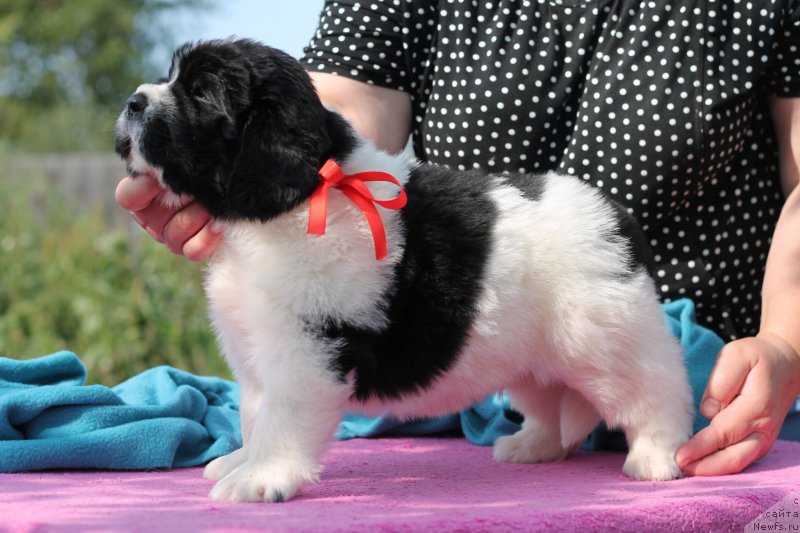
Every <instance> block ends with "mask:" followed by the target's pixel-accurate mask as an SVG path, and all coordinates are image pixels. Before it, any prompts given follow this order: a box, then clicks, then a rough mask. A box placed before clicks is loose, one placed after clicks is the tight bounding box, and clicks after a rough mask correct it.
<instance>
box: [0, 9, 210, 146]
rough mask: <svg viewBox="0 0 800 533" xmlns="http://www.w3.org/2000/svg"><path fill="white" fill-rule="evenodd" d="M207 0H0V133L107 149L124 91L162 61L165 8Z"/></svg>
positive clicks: (28, 142) (12, 140) (18, 141)
mask: <svg viewBox="0 0 800 533" xmlns="http://www.w3.org/2000/svg"><path fill="white" fill-rule="evenodd" d="M207 5H208V2H207V1H206V0H114V1H108V0H86V1H81V2H78V1H74V0H0V138H2V139H4V140H5V142H6V143H7V144H10V145H11V146H12V147H16V148H20V149H25V150H39V151H42V150H57V151H67V150H76V149H95V150H96V149H107V148H109V147H110V146H111V131H112V127H113V121H114V118H115V117H116V114H117V113H118V111H119V107H120V106H121V104H122V102H124V100H125V97H126V96H127V94H129V93H130V92H131V91H132V90H133V89H134V88H135V87H136V86H138V85H139V84H140V83H142V81H143V80H148V79H151V78H153V77H154V76H155V75H157V74H158V73H160V72H161V71H163V70H164V65H153V64H152V63H153V57H154V54H153V50H154V49H155V48H157V47H161V46H171V45H172V44H174V43H172V42H171V36H170V33H169V27H168V25H167V24H165V21H166V20H167V16H166V15H167V13H168V12H170V11H173V12H174V11H177V10H181V9H190V8H194V9H197V8H203V7H205V6H207Z"/></svg>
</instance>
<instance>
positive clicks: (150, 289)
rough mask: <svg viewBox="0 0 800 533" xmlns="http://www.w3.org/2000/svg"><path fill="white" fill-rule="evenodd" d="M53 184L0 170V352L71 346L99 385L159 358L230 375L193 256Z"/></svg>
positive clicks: (24, 353)
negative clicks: (16, 178)
mask: <svg viewBox="0 0 800 533" xmlns="http://www.w3.org/2000/svg"><path fill="white" fill-rule="evenodd" d="M0 159H1V158H0ZM0 168H2V167H0ZM53 189H54V188H53V187H47V186H46V185H45V184H44V182H43V181H39V182H37V181H36V180H31V181H30V182H28V183H26V184H24V185H22V186H20V185H19V184H14V185H13V186H11V185H9V183H8V181H5V182H4V177H3V176H2V175H0V355H3V356H7V357H13V358H20V359H23V358H30V357H36V356H40V355H45V354H48V353H52V352H54V351H58V350H70V351H73V352H75V353H76V354H77V355H78V356H79V357H80V358H81V360H82V361H83V363H84V364H85V365H86V367H87V369H88V371H89V382H90V383H102V384H105V385H115V384H117V383H119V382H121V381H123V380H124V379H126V378H128V377H130V376H132V375H134V374H137V373H139V372H142V371H143V370H146V369H147V368H151V367H153V366H157V365H161V364H167V365H172V366H175V367H178V368H181V369H184V370H187V371H190V372H194V373H198V374H210V375H220V376H223V377H226V378H229V377H230V374H229V373H228V370H227V367H226V366H225V363H224V361H223V360H222V358H221V357H220V356H219V355H218V352H217V348H216V343H215V340H214V335H213V333H212V331H211V328H210V326H209V322H208V319H207V314H206V306H205V298H204V295H203V290H202V266H201V265H198V264H195V263H191V262H190V261H187V260H186V259H184V258H181V257H176V256H173V255H172V254H170V253H169V252H168V251H167V250H166V248H164V247H163V246H162V245H159V244H157V243H156V242H154V241H153V240H152V239H151V238H150V237H149V236H147V235H146V234H144V232H142V231H139V230H138V229H136V230H133V231H128V230H126V229H123V228H113V227H110V226H109V225H108V224H107V222H106V221H105V220H104V218H103V215H102V214H101V210H100V209H93V210H85V211H78V210H76V208H74V207H68V203H67V202H64V200H63V198H60V197H59V195H58V194H57V193H55V192H53Z"/></svg>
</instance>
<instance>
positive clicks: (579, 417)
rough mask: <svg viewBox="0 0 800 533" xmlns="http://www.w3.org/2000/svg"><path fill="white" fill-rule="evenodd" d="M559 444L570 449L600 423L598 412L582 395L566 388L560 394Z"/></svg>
mask: <svg viewBox="0 0 800 533" xmlns="http://www.w3.org/2000/svg"><path fill="white" fill-rule="evenodd" d="M560 407H561V446H562V447H563V448H564V449H565V450H568V451H572V450H574V449H575V448H577V447H578V446H580V444H581V443H582V442H583V441H584V440H585V439H586V437H587V436H588V435H589V433H591V432H592V431H593V430H594V429H595V428H596V427H597V425H598V424H599V423H600V420H601V419H600V414H599V413H598V412H597V410H596V409H595V408H594V406H593V405H592V404H591V403H590V402H589V400H587V399H586V398H584V397H583V395H582V394H581V393H580V392H578V391H576V390H574V389H570V388H567V389H566V390H565V391H564V394H563V395H562V396H561V406H560Z"/></svg>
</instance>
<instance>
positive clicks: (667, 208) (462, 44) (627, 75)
mask: <svg viewBox="0 0 800 533" xmlns="http://www.w3.org/2000/svg"><path fill="white" fill-rule="evenodd" d="M799 46H800V2H789V1H777V0H773V1H770V0H749V1H746V0H688V1H682V2H665V1H656V0H653V1H633V0H595V1H587V0H531V1H524V0H523V1H509V0H498V1H490V2H484V1H481V2H478V1H470V0H447V1H445V0H439V1H417V0H384V1H377V0H375V1H365V2H344V1H342V2H333V1H329V2H326V4H325V7H324V10H323V12H322V15H321V18H320V23H319V28H318V30H317V32H316V35H315V36H314V38H313V40H312V41H311V43H310V45H309V46H308V48H307V49H306V53H305V58H304V61H305V63H306V67H307V69H308V70H311V71H319V72H328V73H334V74H339V75H344V76H348V77H351V78H354V79H356V80H360V81H364V82H367V83H371V84H376V85H380V86H384V87H389V88H393V89H397V90H401V91H406V92H408V93H409V94H410V95H411V99H412V104H413V145H414V150H415V152H416V154H417V156H418V157H419V158H421V159H423V160H427V161H430V162H433V163H437V164H442V165H448V166H451V167H454V168H462V169H465V168H472V167H480V168H483V169H485V170H488V171H497V172H542V171H546V170H553V171H557V172H560V173H564V174H571V175H575V176H579V177H581V178H583V179H584V180H586V181H588V182H590V183H592V184H594V185H595V186H597V187H599V188H601V189H602V190H603V191H605V192H606V193H607V194H609V195H610V196H612V197H613V198H615V199H616V200H617V201H619V202H621V203H622V204H623V205H625V206H626V207H627V208H628V209H629V211H630V212H632V213H633V214H634V215H635V216H636V218H637V219H638V220H639V221H640V223H641V224H642V226H643V227H644V230H645V232H646V234H647V236H648V238H649V240H650V243H651V245H652V246H653V250H654V252H655V254H656V260H657V263H658V267H657V276H656V283H657V286H658V287H659V289H660V291H661V295H662V298H663V299H664V300H671V299H676V298H681V297H689V298H692V299H693V300H694V301H695V302H696V304H697V314H698V321H699V322H700V323H701V324H703V325H706V326H708V327H710V328H711V329H713V330H715V331H716V332H717V333H719V334H720V335H722V336H723V337H724V338H728V339H732V338H736V337H742V336H748V335H753V334H755V333H756V332H757V331H758V325H759V316H760V306H761V302H760V289H761V282H762V279H763V274H764V265H765V262H766V256H767V252H768V250H769V244H770V240H771V235H772V232H773V230H774V227H775V222H776V220H777V217H778V215H779V212H780V208H781V206H782V204H783V195H782V193H781V188H780V181H779V175H778V160H777V151H776V143H775V137H774V132H773V128H772V125H771V120H770V116H769V109H768V105H767V104H768V97H769V96H770V95H779V96H800V51H799V50H798V47H799Z"/></svg>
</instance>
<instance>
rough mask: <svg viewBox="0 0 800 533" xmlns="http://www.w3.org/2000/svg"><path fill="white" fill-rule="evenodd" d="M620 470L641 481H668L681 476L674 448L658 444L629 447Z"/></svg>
mask: <svg viewBox="0 0 800 533" xmlns="http://www.w3.org/2000/svg"><path fill="white" fill-rule="evenodd" d="M622 471H623V472H624V473H625V475H626V476H628V477H630V478H633V479H638V480H643V481H669V480H672V479H678V478H679V477H682V476H683V474H682V473H681V469H680V467H678V463H677V462H675V450H673V449H671V448H662V447H658V446H640V447H637V448H633V449H631V451H630V452H628V457H627V458H626V459H625V464H624V465H623V466H622Z"/></svg>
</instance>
